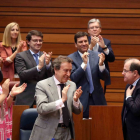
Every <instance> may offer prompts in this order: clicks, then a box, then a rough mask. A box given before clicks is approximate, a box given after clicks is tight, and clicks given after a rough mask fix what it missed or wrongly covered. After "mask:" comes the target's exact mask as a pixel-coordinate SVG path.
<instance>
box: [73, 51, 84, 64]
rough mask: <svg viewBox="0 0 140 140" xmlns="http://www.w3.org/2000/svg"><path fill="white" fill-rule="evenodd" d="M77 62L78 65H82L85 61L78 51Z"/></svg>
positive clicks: (76, 54)
mask: <svg viewBox="0 0 140 140" xmlns="http://www.w3.org/2000/svg"><path fill="white" fill-rule="evenodd" d="M75 60H76V61H77V63H78V65H81V64H82V62H83V60H82V58H81V56H80V54H79V53H78V51H77V52H76V53H75Z"/></svg>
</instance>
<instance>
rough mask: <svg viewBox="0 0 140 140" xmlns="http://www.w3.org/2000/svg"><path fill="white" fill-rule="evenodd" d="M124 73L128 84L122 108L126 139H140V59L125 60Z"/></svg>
mask: <svg viewBox="0 0 140 140" xmlns="http://www.w3.org/2000/svg"><path fill="white" fill-rule="evenodd" d="M122 74H123V76H124V82H127V84H128V85H127V86H126V90H125V97H124V105H123V110H122V127H123V135H124V140H140V61H139V60H138V59H135V58H131V59H127V60H125V62H124V68H123V72H122Z"/></svg>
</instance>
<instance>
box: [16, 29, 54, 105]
mask: <svg viewBox="0 0 140 140" xmlns="http://www.w3.org/2000/svg"><path fill="white" fill-rule="evenodd" d="M26 40H27V44H28V46H29V50H27V51H24V52H21V53H18V54H17V56H16V59H15V67H16V70H17V73H18V75H19V77H20V84H22V83H27V88H26V90H25V91H24V92H22V93H21V94H19V95H17V96H16V101H15V104H16V105H29V106H30V107H32V106H33V105H34V104H35V101H34V95H35V86H36V83H37V82H38V81H40V80H43V79H45V78H48V77H50V76H51V68H50V66H51V63H50V60H51V55H52V52H49V53H48V54H47V53H45V52H41V51H40V49H41V47H42V43H43V34H42V33H41V32H39V31H36V30H32V31H30V32H29V33H28V34H27V36H26Z"/></svg>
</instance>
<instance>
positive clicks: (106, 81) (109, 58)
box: [88, 36, 115, 85]
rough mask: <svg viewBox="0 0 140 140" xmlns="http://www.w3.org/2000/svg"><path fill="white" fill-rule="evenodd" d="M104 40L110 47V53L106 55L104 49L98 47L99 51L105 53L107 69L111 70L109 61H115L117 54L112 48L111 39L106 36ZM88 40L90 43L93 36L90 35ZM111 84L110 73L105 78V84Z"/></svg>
mask: <svg viewBox="0 0 140 140" xmlns="http://www.w3.org/2000/svg"><path fill="white" fill-rule="evenodd" d="M103 40H104V43H105V45H106V46H107V48H108V49H109V54H108V55H106V54H105V53H104V51H103V49H102V48H101V47H100V46H99V49H98V52H100V53H101V52H102V53H104V54H105V61H104V63H105V67H106V68H107V70H108V71H109V72H110V69H109V65H108V62H114V61H115V55H114V53H113V50H112V48H111V42H110V40H108V39H106V38H103ZM88 41H89V44H90V42H91V37H90V36H89V37H88ZM110 84H111V79H110V73H109V77H108V78H107V79H106V80H105V85H110Z"/></svg>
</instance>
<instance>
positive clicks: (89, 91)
mask: <svg viewBox="0 0 140 140" xmlns="http://www.w3.org/2000/svg"><path fill="white" fill-rule="evenodd" d="M74 40H75V47H76V48H77V52H74V53H73V54H70V55H69V56H68V57H70V58H71V59H72V60H73V63H72V72H71V76H70V78H71V80H72V81H74V82H75V83H76V85H77V88H79V87H80V86H82V90H83V94H82V96H81V97H80V101H81V103H82V104H83V107H84V110H83V111H84V112H83V117H84V118H88V117H89V105H106V100H105V96H104V92H103V88H102V86H101V83H100V79H102V80H106V79H107V78H108V76H109V72H108V70H107V69H106V68H105V65H104V60H105V55H104V54H103V53H100V54H99V53H98V52H94V51H89V50H88V47H89V43H88V34H87V33H85V32H78V33H76V34H75V37H74Z"/></svg>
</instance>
